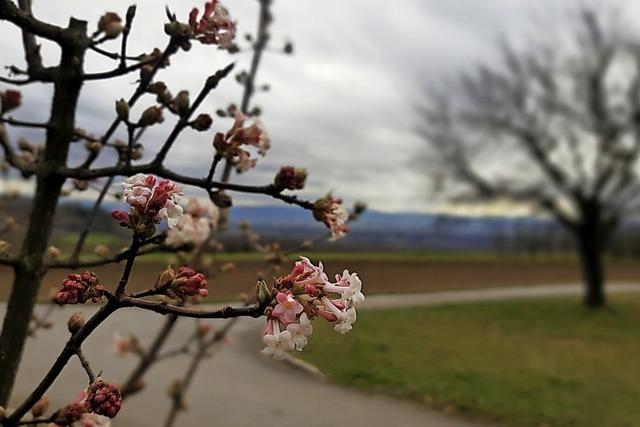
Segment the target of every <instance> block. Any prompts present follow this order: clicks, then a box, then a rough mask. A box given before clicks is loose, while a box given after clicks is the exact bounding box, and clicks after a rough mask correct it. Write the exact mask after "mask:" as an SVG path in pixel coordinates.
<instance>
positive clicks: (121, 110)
mask: <svg viewBox="0 0 640 427" xmlns="http://www.w3.org/2000/svg"><path fill="white" fill-rule="evenodd" d="M116 113H117V114H118V118H119V119H120V120H123V121H125V122H126V121H127V120H129V103H128V102H127V101H125V100H124V99H122V98H120V99H119V100H118V101H116Z"/></svg>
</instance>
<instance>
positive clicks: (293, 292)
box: [263, 258, 365, 359]
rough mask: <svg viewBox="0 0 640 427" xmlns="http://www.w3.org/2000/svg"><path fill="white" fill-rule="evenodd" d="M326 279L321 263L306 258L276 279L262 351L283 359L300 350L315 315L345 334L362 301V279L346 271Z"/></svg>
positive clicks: (309, 331)
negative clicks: (317, 263) (291, 352)
mask: <svg viewBox="0 0 640 427" xmlns="http://www.w3.org/2000/svg"><path fill="white" fill-rule="evenodd" d="M335 278H336V281H335V283H332V282H330V281H329V279H328V277H327V275H326V274H325V273H324V271H323V266H322V263H320V264H319V265H318V266H315V265H313V264H312V263H311V261H309V260H308V259H307V258H302V259H301V260H300V261H298V262H296V264H295V266H294V268H293V270H292V271H291V273H289V274H288V275H287V276H284V277H280V278H278V279H277V280H276V284H275V287H274V293H275V298H274V299H273V301H272V302H271V305H270V307H268V308H267V309H266V310H265V314H266V315H267V326H266V328H265V331H264V336H263V342H264V344H265V348H264V350H263V353H264V354H267V355H270V356H273V357H274V358H276V359H282V358H284V357H285V356H286V353H287V352H288V351H292V350H294V349H296V350H299V351H301V350H302V349H303V348H304V346H305V345H306V344H307V342H308V340H309V337H310V336H311V334H312V333H313V325H312V324H311V321H312V320H313V319H315V318H316V317H321V318H322V319H324V320H326V321H328V322H330V323H332V324H333V327H334V329H335V330H336V331H337V332H340V333H341V334H346V333H347V332H349V331H350V330H351V329H352V325H353V323H355V321H356V318H357V316H356V307H357V306H358V305H360V304H362V303H363V302H364V299H365V297H364V294H363V293H362V282H361V280H360V278H359V277H358V275H357V274H356V273H349V271H348V270H344V272H343V273H342V274H341V275H340V274H337V275H336V276H335Z"/></svg>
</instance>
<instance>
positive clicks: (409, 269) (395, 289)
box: [0, 261, 640, 300]
mask: <svg viewBox="0 0 640 427" xmlns="http://www.w3.org/2000/svg"><path fill="white" fill-rule="evenodd" d="M237 266H238V268H237V270H236V271H234V272H231V273H228V274H222V275H220V276H218V277H217V278H215V279H213V280H210V281H209V282H210V285H209V290H210V294H211V297H212V298H213V299H214V300H222V299H236V298H237V295H238V294H240V293H241V292H251V291H252V289H253V287H254V285H255V282H256V277H257V276H256V272H258V271H260V270H261V269H264V268H265V264H264V263H261V262H242V263H238V264H237ZM163 267H164V266H163V265H161V264H153V263H140V264H138V265H136V267H135V268H134V272H133V275H132V279H131V282H130V287H129V290H131V291H135V290H141V289H145V288H147V287H150V286H152V285H153V283H154V282H155V279H156V277H157V275H158V273H159V272H160V271H161V270H162V269H163ZM345 267H347V268H349V270H351V271H357V272H358V273H359V275H360V277H361V278H362V280H363V283H364V289H365V292H366V293H369V294H375V293H410V292H432V291H442V290H452V289H477V288H489V287H500V286H526V285H549V284H567V283H572V282H577V281H579V280H580V271H579V269H578V266H577V265H575V264H574V263H571V262H558V261H552V262H546V261H533V262H531V261H530V262H527V261H509V262H507V261H459V262H452V261H451V262H449V261H448V262H376V261H345V262H340V261H330V262H327V263H325V270H326V271H327V272H328V273H330V274H334V273H337V272H341V271H342V269H344V268H345ZM121 269H122V266H119V265H111V266H106V267H99V268H95V269H94V271H95V272H96V274H97V275H98V277H100V279H101V280H102V282H103V283H104V284H105V285H107V286H108V287H109V288H114V287H115V284H116V283H117V282H118V278H119V275H120V273H121ZM608 272H609V280H611V281H638V280H639V279H640V263H632V262H612V263H610V265H609V268H608ZM65 274H66V272H64V271H52V272H50V273H49V274H47V276H46V278H45V286H43V289H42V291H41V294H40V296H41V298H42V299H47V298H48V296H49V295H51V293H52V291H53V290H54V289H55V288H57V286H59V284H60V283H61V282H62V280H63V278H64V275H65ZM268 279H269V278H267V280H268ZM11 280H12V272H11V270H10V269H8V268H4V267H3V268H0V299H2V300H6V298H7V296H8V293H9V289H10V285H11Z"/></svg>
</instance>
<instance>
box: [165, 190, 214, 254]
mask: <svg viewBox="0 0 640 427" xmlns="http://www.w3.org/2000/svg"><path fill="white" fill-rule="evenodd" d="M218 217H219V212H218V208H217V207H216V206H215V205H214V204H213V203H211V202H210V201H206V202H201V201H200V200H198V199H195V198H191V199H189V202H188V203H187V206H186V207H185V208H184V214H183V215H182V216H181V217H180V219H179V220H178V223H177V224H176V225H175V227H173V228H172V229H170V230H169V231H168V233H167V238H166V240H165V243H166V244H167V245H169V246H171V247H174V248H176V247H180V246H185V245H193V246H200V245H202V244H203V243H204V242H206V241H207V239H208V238H209V234H210V232H211V230H212V229H215V227H216V226H217V224H218Z"/></svg>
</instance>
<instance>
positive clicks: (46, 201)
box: [0, 19, 86, 406]
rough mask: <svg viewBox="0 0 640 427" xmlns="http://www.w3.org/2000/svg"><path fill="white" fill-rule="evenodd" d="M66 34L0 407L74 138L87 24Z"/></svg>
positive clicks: (14, 296) (9, 322)
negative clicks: (74, 38)
mask: <svg viewBox="0 0 640 427" xmlns="http://www.w3.org/2000/svg"><path fill="white" fill-rule="evenodd" d="M69 31H70V33H74V34H76V36H77V40H78V41H77V42H76V43H65V44H62V45H61V47H62V57H61V61H60V65H59V66H58V67H57V69H56V71H55V77H54V96H53V102H52V105H51V115H50V120H49V128H48V131H47V138H46V146H45V153H44V159H43V162H42V167H41V169H40V171H39V173H38V177H37V181H36V192H35V196H34V199H33V208H32V209H33V210H32V212H31V216H30V218H29V226H28V229H27V232H26V235H25V238H24V241H23V244H22V249H21V253H20V261H19V263H18V265H17V266H16V267H15V278H14V281H13V287H12V290H11V296H10V298H9V303H8V306H7V313H6V316H5V319H4V324H3V327H2V334H1V335H0V366H2V369H0V405H3V406H4V405H6V404H7V402H8V401H9V397H10V396H11V391H12V389H13V385H14V382H15V377H16V373H17V370H18V367H19V364H20V359H21V356H22V351H23V349H24V345H25V341H26V338H27V331H28V329H29V323H30V320H31V315H32V312H33V309H34V306H35V303H36V297H37V294H38V290H39V289H40V284H41V281H42V277H43V274H44V268H43V259H44V254H45V251H46V248H47V245H48V242H49V237H50V235H51V230H52V226H53V217H54V214H55V211H56V207H57V205H58V199H59V197H60V192H61V189H62V185H63V184H64V181H65V178H64V177H63V176H61V175H59V174H57V173H56V171H57V170H58V169H59V168H61V167H64V166H65V164H66V161H67V155H68V152H69V144H70V143H71V140H72V139H73V136H74V129H75V115H76V107H77V102H78V97H79V96H80V90H81V87H82V65H83V59H84V53H85V47H84V44H83V43H82V42H81V41H82V40H83V39H85V38H86V23H85V22H83V21H78V20H75V19H71V21H70V25H69Z"/></svg>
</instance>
